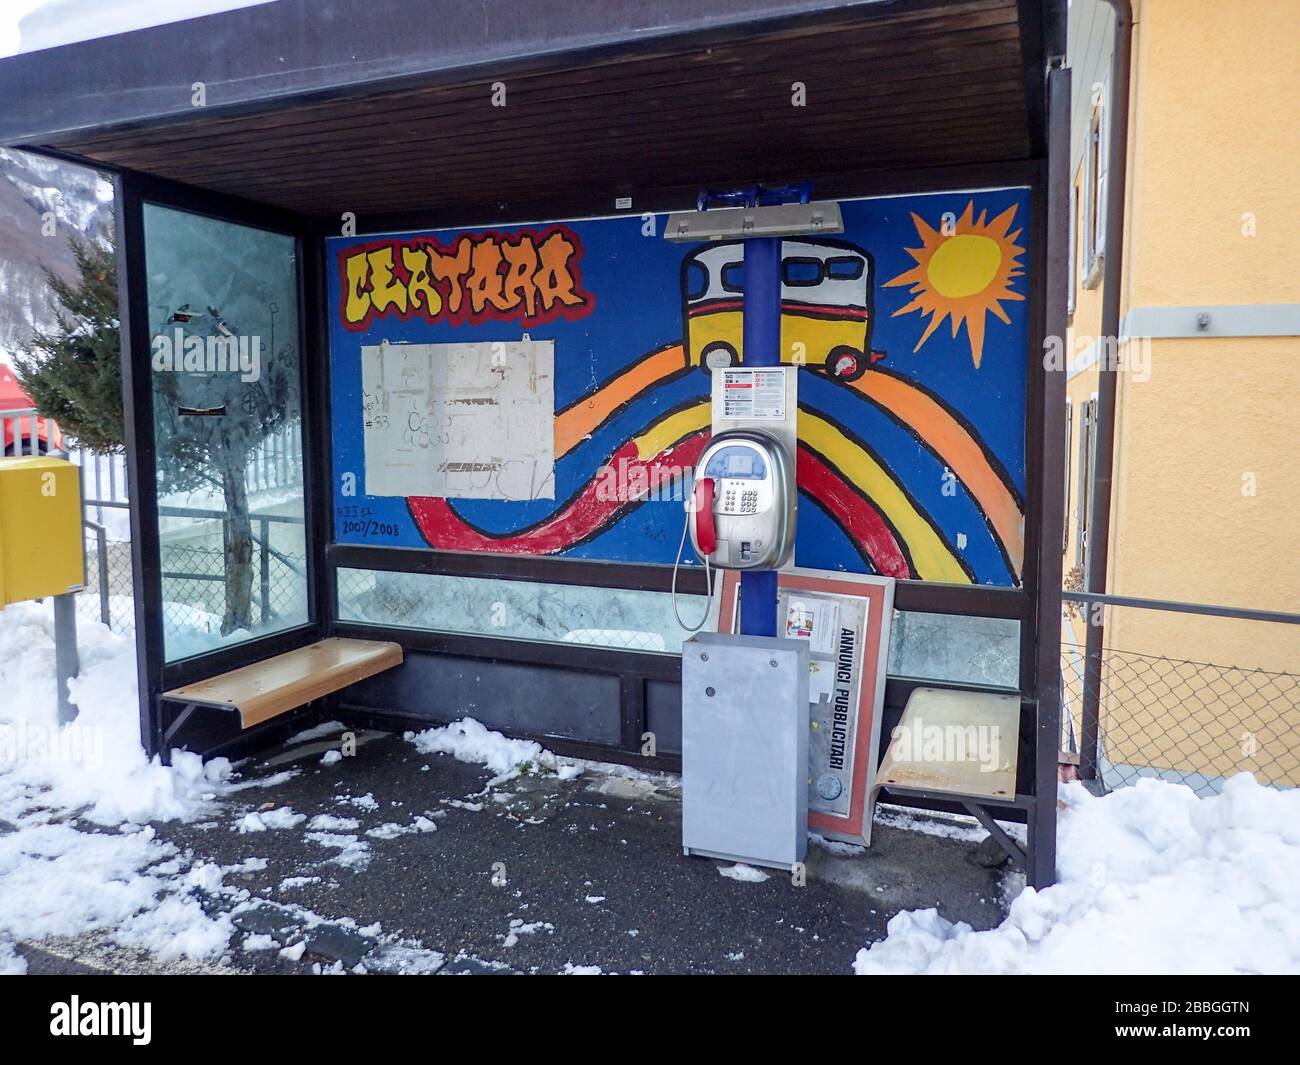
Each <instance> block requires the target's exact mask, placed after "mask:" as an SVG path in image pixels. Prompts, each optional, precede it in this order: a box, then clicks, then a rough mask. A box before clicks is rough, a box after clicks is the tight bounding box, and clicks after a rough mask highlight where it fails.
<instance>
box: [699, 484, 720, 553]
mask: <svg viewBox="0 0 1300 1065" xmlns="http://www.w3.org/2000/svg"><path fill="white" fill-rule="evenodd" d="M713 488H714V480H713V478H712V477H701V478H700V479H699V480H698V481H696V482H695V514H694V516H695V542H696V543H697V544H699V545H700V553H701V554H704V555H712V554H713V552H715V551H716V550H717V549H718V531H717V528H716V526H715V525H714V523H713Z"/></svg>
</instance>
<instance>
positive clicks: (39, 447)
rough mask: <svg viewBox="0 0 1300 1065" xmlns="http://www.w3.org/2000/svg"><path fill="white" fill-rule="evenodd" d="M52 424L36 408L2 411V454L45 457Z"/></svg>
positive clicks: (0, 437)
mask: <svg viewBox="0 0 1300 1065" xmlns="http://www.w3.org/2000/svg"><path fill="white" fill-rule="evenodd" d="M49 429H50V423H49V422H47V421H45V420H44V419H43V418H41V416H40V414H39V413H38V412H37V410H36V408H35V407H25V408H23V409H22V410H5V411H0V454H4V455H43V454H45V449H46V441H44V440H42V439H41V435H42V433H44V432H48V431H49Z"/></svg>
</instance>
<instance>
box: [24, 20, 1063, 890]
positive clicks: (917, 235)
mask: <svg viewBox="0 0 1300 1065" xmlns="http://www.w3.org/2000/svg"><path fill="white" fill-rule="evenodd" d="M1065 8H1066V4H1065V2H1064V0H955V2H954V0H943V2H941V0H876V2H847V3H845V2H830V0H786V2H777V0H744V2H740V0H690V2H686V0H661V2H657V3H654V4H651V5H646V4H636V3H629V2H627V0H606V2H603V3H600V4H597V5H586V6H583V7H566V6H564V5H555V4H545V3H538V2H531V0H526V2H522V3H495V2H490V3H487V4H486V5H484V6H483V7H482V8H481V9H476V10H475V11H474V12H473V13H472V14H471V13H469V12H467V11H466V10H465V9H464V8H463V7H462V6H460V5H455V4H450V3H445V2H443V0H433V2H430V3H422V4H411V3H407V2H404V0H371V2H369V3H366V4H356V5H318V4H315V3H311V2H309V0H278V2H275V3H270V4H264V5H259V6H254V7H247V8H243V9H240V10H235V11H229V12H225V13H221V14H215V15H210V16H206V17H203V18H198V19H192V20H189V21H185V22H179V23H172V24H168V25H162V26H156V27H152V28H147V29H140V30H135V31H132V32H128V33H124V34H119V35H117V36H112V37H106V38H101V39H97V40H91V41H85V42H81V43H76V44H69V45H66V46H62V47H58V48H52V49H48V50H45V51H41V52H36V53H31V54H26V55H20V56H16V57H13V58H9V59H5V60H0V96H3V98H4V99H5V101H6V105H5V107H4V109H3V112H2V113H0V143H4V144H7V145H13V146H16V147H20V148H23V149H24V150H28V151H34V152H39V153H45V154H48V155H53V156H57V157H60V158H64V159H68V160H71V161H75V162H79V163H85V164H88V165H90V166H94V167H97V168H100V169H101V170H104V171H107V172H109V173H111V174H112V176H113V182H114V189H115V195H116V201H115V207H116V226H117V232H116V238H117V256H118V275H119V277H118V280H119V286H120V294H121V331H122V352H123V356H122V359H123V362H122V365H123V376H124V383H125V406H126V418H127V426H126V431H127V438H128V459H129V461H128V468H129V473H130V488H131V492H130V496H131V528H132V541H133V561H134V572H135V576H134V582H135V585H134V590H135V610H136V621H137V629H136V631H137V634H138V648H139V649H138V662H139V677H140V727H141V736H142V740H143V742H144V745H145V747H146V749H147V750H148V751H150V752H151V753H163V754H165V753H166V750H167V749H168V748H170V747H171V746H180V745H183V746H187V747H189V748H190V749H191V750H197V751H201V752H203V753H205V754H216V753H229V752H232V751H236V750H241V749H247V748H248V747H249V746H256V745H259V744H265V743H268V742H270V741H271V740H272V739H273V738H275V737H276V736H277V735H279V734H281V733H283V731H284V730H286V729H289V728H294V727H297V726H298V725H300V724H301V717H300V716H299V715H300V714H301V713H319V712H321V711H322V710H324V711H325V712H327V713H328V714H329V715H330V716H331V717H336V718H339V719H341V720H344V721H346V722H350V723H355V724H358V725H373V726H378V727H383V728H387V729H401V728H407V727H417V726H420V727H423V726H425V725H427V724H430V723H437V722H443V721H449V720H454V719H457V718H459V717H461V716H463V715H466V714H469V715H472V716H473V717H475V718H477V719H478V720H480V721H481V722H483V723H484V724H486V725H488V726H489V727H492V728H496V729H500V730H501V731H503V732H506V733H507V734H510V735H515V736H523V737H530V738H536V739H539V740H541V741H543V742H544V743H545V744H547V745H548V746H550V747H551V748H552V749H554V750H556V751H557V752H560V753H565V754H572V755H580V756H585V757H592V758H599V759H604V760H614V761H626V762H629V763H632V764H636V765H641V766H644V767H647V768H656V769H666V770H672V769H676V768H678V767H679V766H680V735H681V699H680V676H681V657H680V649H681V644H682V641H683V639H684V637H685V633H684V632H683V631H682V629H681V627H680V626H679V625H677V624H676V622H675V621H674V620H673V611H672V603H671V602H670V595H669V588H670V582H671V577H672V568H673V567H672V563H673V559H674V554H673V551H674V548H675V547H676V546H677V544H678V535H679V531H680V529H681V520H682V505H681V500H680V496H679V495H678V496H674V494H673V491H672V490H671V486H672V485H673V484H675V483H679V481H680V479H681V476H682V474H683V473H685V472H687V471H689V468H690V466H691V464H692V462H693V459H694V457H696V456H698V454H699V451H700V449H701V447H702V445H703V443H704V441H705V439H706V437H707V432H708V402H709V398H708V397H709V379H710V373H711V372H712V371H711V366H713V365H714V364H715V360H716V357H722V358H724V359H727V358H732V357H734V356H736V354H737V353H736V352H735V348H736V344H737V340H736V338H737V336H738V333H739V307H740V304H741V300H742V299H743V284H742V282H741V277H742V275H741V273H739V271H740V268H741V267H742V265H743V262H742V259H743V257H742V256H741V254H740V245H739V244H738V243H728V242H727V241H721V242H710V243H707V244H700V245H692V244H689V243H688V244H679V243H674V242H669V241H666V240H664V239H663V234H664V225H665V222H666V217H667V213H668V212H671V211H681V210H689V209H691V208H693V207H694V206H695V205H696V203H697V197H698V196H699V195H700V193H701V191H702V190H718V189H735V188H741V187H751V186H754V185H759V184H762V185H782V184H787V183H790V182H811V183H812V184H813V186H814V189H815V196H816V198H817V199H818V200H834V201H837V202H838V203H839V205H840V209H841V212H842V215H843V232H842V233H839V234H837V235H835V236H834V237H829V236H828V237H825V238H812V237H810V238H806V239H803V238H800V239H793V238H792V239H789V240H786V241H784V242H783V245H782V249H781V271H782V302H783V316H782V325H781V333H782V344H783V349H788V350H789V352H791V353H797V354H791V355H790V357H789V358H788V359H787V360H786V361H791V362H794V363H795V364H796V365H798V366H799V367H800V370H799V376H800V386H799V388H800V392H799V413H800V423H799V424H800V434H799V457H798V487H799V493H800V511H799V528H798V539H797V546H796V552H797V561H798V563H799V565H800V566H804V567H812V568H817V569H823V570H828V571H832V572H848V573H864V574H881V575H886V576H892V577H895V578H897V580H898V583H897V586H896V592H895V600H894V607H895V609H896V611H897V614H896V617H895V621H894V629H893V638H892V643H891V646H890V648H889V659H888V674H887V682H886V688H885V721H884V728H885V730H886V734H888V730H889V729H890V728H891V727H892V724H893V723H895V722H897V720H898V717H899V714H900V713H901V712H902V708H903V707H904V705H905V704H906V702H907V700H908V697H909V695H910V694H911V693H912V691H913V690H914V689H916V688H917V687H918V686H925V687H931V688H940V689H952V690H955V691H974V692H989V693H996V694H1001V695H1014V696H1016V697H1018V699H1019V705H1020V715H1019V729H1018V735H1017V736H1016V737H1015V738H1014V747H1015V751H1014V753H1013V756H1012V757H1013V760H1014V763H1015V766H1016V786H1015V794H1014V795H1008V796H1006V797H1005V799H1004V800H1003V801H1001V802H999V803H997V804H995V805H994V806H989V807H985V808H983V812H984V813H985V814H987V813H988V812H989V811H990V810H992V812H993V813H995V814H996V816H997V817H998V818H999V819H1003V820H1013V821H1014V820H1019V821H1025V822H1027V823H1028V840H1029V845H1028V848H1027V855H1026V864H1027V871H1028V875H1029V880H1030V882H1031V883H1032V884H1034V885H1038V886H1043V885H1046V884H1048V883H1050V882H1051V881H1052V879H1053V877H1054V866H1055V823H1056V822H1055V811H1056V782H1057V761H1058V748H1059V699H1060V663H1059V658H1060V634H1059V627H1060V598H1061V597H1060V588H1061V559H1062V551H1061V545H1062V510H1063V492H1064V485H1063V479H1064V474H1065V469H1066V457H1065V454H1064V442H1065V421H1064V413H1065V405H1064V388H1065V381H1064V374H1063V373H1061V372H1052V371H1051V370H1050V369H1048V368H1047V367H1048V365H1049V364H1048V363H1046V362H1045V359H1044V351H1045V350H1046V347H1047V346H1048V345H1049V342H1050V338H1052V337H1057V338H1060V337H1063V336H1064V331H1065V314H1066V308H1065V298H1066V297H1065V294H1066V270H1067V255H1068V252H1067V247H1068V241H1069V213H1068V196H1067V193H1066V190H1067V189H1068V180H1067V175H1066V163H1067V159H1068V152H1069V128H1068V114H1069V97H1070V88H1069V80H1068V79H1069V74H1068V71H1066V70H1065V69H1064V68H1063V55H1064V51H1065V47H1064V33H1065ZM435 351H436V353H437V355H438V357H437V358H434V357H433V356H432V354H430V353H432V352H435ZM502 352H507V353H510V354H511V356H512V357H514V356H519V357H522V358H526V359H527V360H528V361H527V365H528V366H529V367H530V373H529V374H526V375H517V374H516V375H512V376H507V375H503V374H501V373H498V370H499V369H500V365H501V363H500V356H501V353H502ZM783 358H784V356H783ZM268 453H269V454H273V455H275V456H279V457H282V456H285V455H287V456H289V457H291V458H292V460H293V462H292V465H293V467H294V468H295V469H297V470H300V475H299V476H296V477H289V478H283V479H280V480H278V481H277V480H276V479H274V478H272V479H270V480H268V479H267V478H265V477H262V478H260V479H259V478H256V477H252V476H250V475H249V470H250V469H251V468H255V467H256V464H257V463H258V462H259V461H264V460H265V458H266V456H267V455H268ZM665 486H668V487H667V488H665ZM213 559H215V560H216V562H215V565H212V564H209V563H210V562H211V560H213ZM204 560H207V561H206V562H205V561H204ZM205 567H206V568H205ZM678 585H679V592H680V593H681V596H682V598H683V601H684V602H689V604H690V605H689V607H687V606H683V610H687V609H689V610H690V612H691V613H692V614H695V613H696V612H698V611H699V610H700V609H702V608H703V606H704V600H703V592H704V587H705V585H704V577H703V574H702V573H701V572H700V570H699V567H696V566H691V565H688V566H686V567H685V568H684V570H683V572H682V574H681V577H680V580H679V582H678ZM347 641H365V642H366V643H367V644H369V645H376V644H378V645H382V646H383V647H384V648H385V650H384V652H383V655H381V656H380V658H382V661H380V660H379V659H378V658H375V657H374V656H370V657H367V656H366V655H361V656H360V658H351V657H349V654H348V653H346V652H347V648H348V646H349V645H348V644H347ZM323 642H325V643H329V644H330V647H332V648H334V650H333V651H328V650H327V651H323V652H316V651H313V653H319V654H320V655H321V657H319V658H317V659H313V667H312V670H310V671H308V672H309V674H310V675H311V676H314V677H317V678H318V679H320V678H325V679H324V680H323V681H322V682H321V684H320V686H319V687H318V688H312V687H311V686H310V685H309V684H308V685H307V686H305V687H299V688H298V689H296V690H295V691H294V692H293V693H291V696H289V695H286V696H284V697H283V698H281V699H279V702H278V703H277V701H276V700H274V699H263V700H262V702H259V703H257V707H258V709H257V711H256V712H252V711H250V710H249V706H251V705H252V702H251V700H253V698H254V695H255V694H256V693H250V695H249V699H250V703H249V705H246V706H245V707H244V712H243V713H242V714H234V715H232V714H229V713H222V712H219V711H213V710H212V709H211V708H210V707H205V706H204V705H202V702H201V700H200V701H197V702H194V701H191V702H189V703H187V702H186V701H185V700H183V699H177V698H175V697H173V695H172V694H171V693H175V692H177V691H185V690H189V689H192V688H194V687H195V686H201V685H202V684H203V683H205V682H206V681H207V680H208V679H210V678H212V677H214V676H216V675H219V674H223V673H225V672H227V671H229V670H232V669H236V668H238V667H241V666H246V665H250V664H253V663H259V662H265V661H267V660H268V659H271V658H274V657H275V656H278V655H282V654H284V653H286V652H289V651H294V650H296V649H310V648H319V647H320V646H321V645H322V643H323ZM339 648H342V650H341V651H340V650H339ZM281 694H282V695H283V693H281ZM261 695H266V692H262V693H261ZM295 700H296V702H295ZM281 704H283V705H281ZM289 704H293V705H298V706H303V705H305V707H306V709H304V710H302V711H296V712H294V713H283V712H281V711H282V710H283V709H285V707H286V706H288V705H289ZM647 738H649V739H647ZM882 797H883V798H886V799H889V798H893V799H894V800H895V801H900V802H906V803H912V804H921V805H928V806H933V807H939V808H949V807H951V808H956V809H963V807H962V806H961V805H960V804H954V802H953V801H952V800H951V798H950V797H946V796H944V795H942V794H898V795H893V796H891V794H890V792H889V791H888V789H886V791H885V792H883V793H882Z"/></svg>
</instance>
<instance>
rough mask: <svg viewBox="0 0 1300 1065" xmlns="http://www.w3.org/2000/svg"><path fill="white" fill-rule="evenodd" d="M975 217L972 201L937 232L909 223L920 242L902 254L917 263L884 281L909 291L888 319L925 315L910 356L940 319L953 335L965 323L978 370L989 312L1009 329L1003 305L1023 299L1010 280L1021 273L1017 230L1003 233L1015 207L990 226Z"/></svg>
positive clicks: (921, 221)
mask: <svg viewBox="0 0 1300 1065" xmlns="http://www.w3.org/2000/svg"><path fill="white" fill-rule="evenodd" d="M974 215H975V203H974V201H973V200H972V201H970V202H968V203H967V204H966V210H965V211H964V212H962V216H961V217H960V218H958V219H957V220H956V222H955V223H951V222H950V223H949V224H947V225H944V226H942V227H941V228H940V229H938V230H936V229H933V228H931V227H930V225H929V224H928V223H927V222H926V221H925V219H923V218H921V217H920V215H917V214H915V213H914V214H913V215H912V221H913V223H914V224H915V225H916V232H917V235H918V236H919V237H920V238H921V247H919V248H907V249H905V250H906V251H907V253H908V254H909V255H910V256H911V257H912V258H913V260H915V262H916V265H915V266H913V267H911V268H910V269H908V270H906V271H904V272H903V273H901V274H899V275H898V276H897V277H895V278H892V279H891V280H889V281H886V282H885V287H886V288H891V287H893V286H896V285H910V286H911V288H910V289H909V290H908V292H909V295H911V297H912V300H911V302H910V303H908V304H907V305H906V306H903V307H900V308H899V309H898V310H896V311H895V312H894V314H893V317H895V318H897V317H898V316H899V315H900V314H908V313H910V312H912V311H919V312H920V313H921V314H922V315H927V314H928V315H930V321H929V323H928V324H927V325H926V327H925V332H923V333H922V334H921V339H920V340H918V341H917V342H916V347H914V348H913V349H912V351H913V352H917V351H920V350H921V345H922V344H924V343H925V342H926V341H927V340H928V339H929V338H930V335H931V334H932V333H933V332H934V331H935V330H936V329H938V328H939V326H940V325H941V324H942V323H943V321H944V319H945V318H948V319H950V320H951V322H952V335H953V336H954V337H955V336H956V335H957V331H958V330H959V329H960V328H961V324H962V323H963V322H965V323H966V338H967V340H968V341H969V342H970V354H971V358H972V359H973V360H974V361H975V367H976V369H978V368H979V364H980V359H981V358H983V356H984V326H985V320H986V317H987V315H989V314H994V315H996V316H997V317H998V319H999V320H1000V321H1003V322H1005V323H1007V324H1008V325H1009V324H1010V323H1011V319H1010V318H1009V317H1008V316H1007V312H1006V311H1005V310H1004V309H1003V307H1002V302H1003V301H1004V300H1023V299H1024V298H1025V297H1024V296H1023V295H1021V294H1020V293H1019V292H1014V291H1012V288H1011V285H1012V282H1013V281H1014V279H1015V278H1017V277H1020V276H1021V275H1022V274H1023V273H1024V268H1023V267H1022V266H1021V264H1020V262H1019V259H1020V256H1021V255H1023V254H1024V251H1025V249H1024V248H1023V247H1022V246H1021V245H1018V244H1017V243H1016V238H1017V237H1018V236H1020V233H1021V230H1020V229H1017V230H1015V231H1014V232H1008V230H1010V229H1011V224H1012V222H1013V221H1014V219H1015V215H1016V208H1015V206H1011V207H1009V208H1007V209H1006V210H1005V211H1003V212H1002V213H1001V214H1000V215H998V216H997V217H996V218H995V219H993V221H991V222H988V221H986V219H987V217H988V212H987V211H981V212H980V216H979V218H978V219H977V218H975V217H974ZM949 218H951V216H949Z"/></svg>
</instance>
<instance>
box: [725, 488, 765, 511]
mask: <svg viewBox="0 0 1300 1065" xmlns="http://www.w3.org/2000/svg"><path fill="white" fill-rule="evenodd" d="M722 510H723V511H724V512H725V513H727V514H757V513H758V489H756V488H735V487H727V488H725V489H723V492H722Z"/></svg>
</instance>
